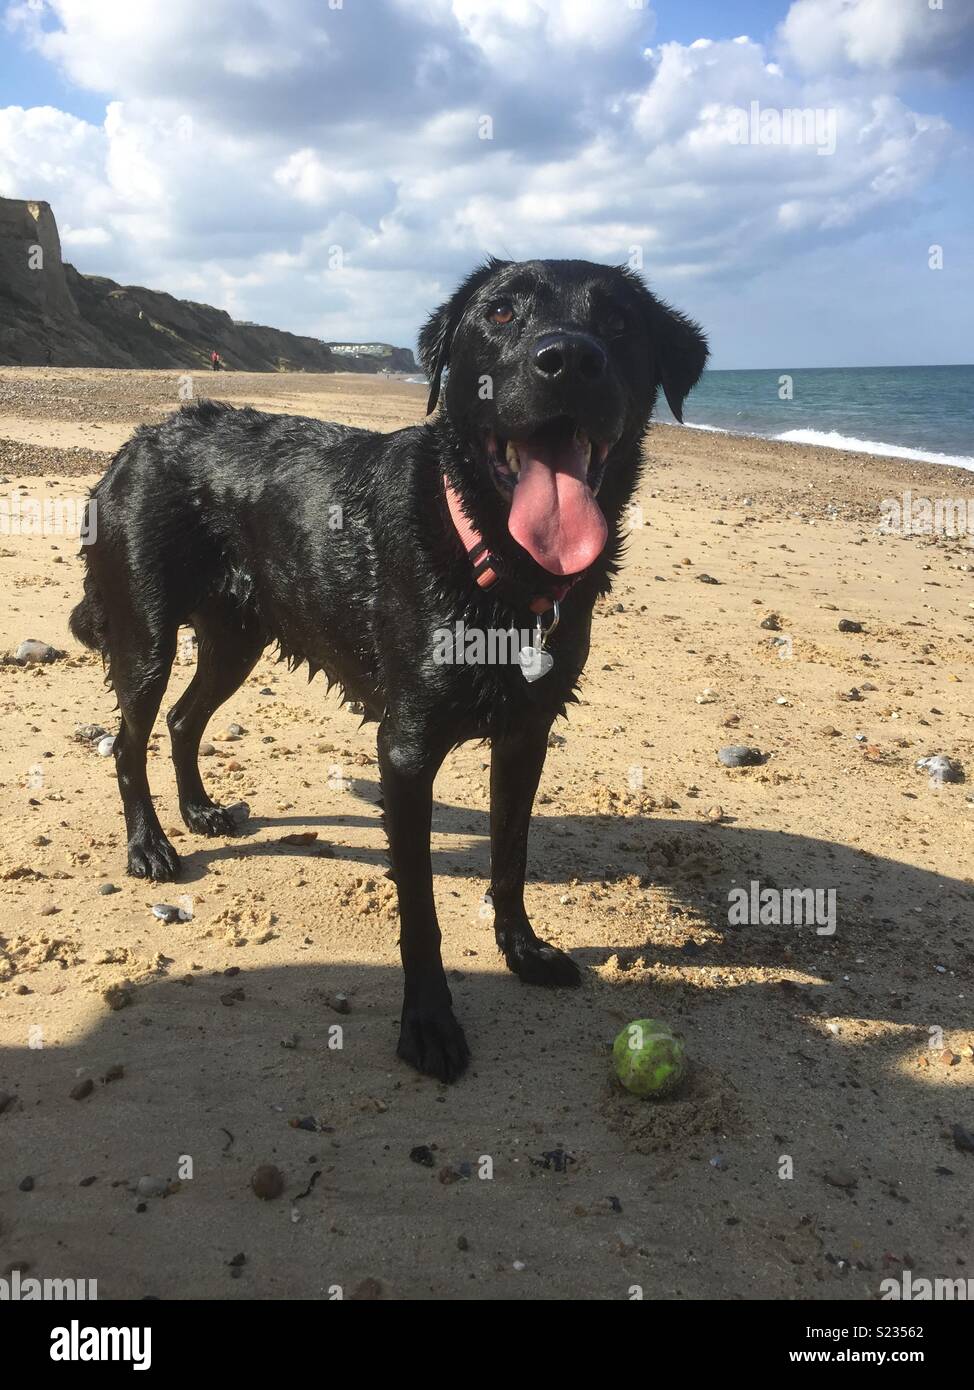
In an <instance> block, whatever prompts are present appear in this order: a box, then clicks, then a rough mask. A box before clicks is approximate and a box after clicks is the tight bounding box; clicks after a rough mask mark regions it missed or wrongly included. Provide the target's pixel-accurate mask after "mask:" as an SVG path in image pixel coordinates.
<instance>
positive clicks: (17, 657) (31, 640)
mask: <svg viewBox="0 0 974 1390" xmlns="http://www.w3.org/2000/svg"><path fill="white" fill-rule="evenodd" d="M62 656H64V652H60V651H58V649H57V647H52V646H51V645H50V643H49V642H38V641H37V639H36V638H35V637H28V638H27V640H26V641H24V642H21V644H20V646H19V647H18V648H17V649H16V651H15V652H14V661H16V662H18V663H19V664H20V665H21V666H37V665H41V666H48V665H50V663H51V662H52V661H60V659H61V657H62Z"/></svg>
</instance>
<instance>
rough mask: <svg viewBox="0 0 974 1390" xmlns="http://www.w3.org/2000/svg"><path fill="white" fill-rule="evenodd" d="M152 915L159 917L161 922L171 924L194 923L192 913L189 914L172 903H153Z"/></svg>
mask: <svg viewBox="0 0 974 1390" xmlns="http://www.w3.org/2000/svg"><path fill="white" fill-rule="evenodd" d="M152 915H153V917H158V918H159V920H160V922H166V923H169V924H171V923H173V922H190V921H192V913H189V912H187V911H186V909H185V908H183V907H175V906H174V905H173V904H172V903H153V905H152Z"/></svg>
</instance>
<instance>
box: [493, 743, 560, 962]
mask: <svg viewBox="0 0 974 1390" xmlns="http://www.w3.org/2000/svg"><path fill="white" fill-rule="evenodd" d="M550 728H551V720H550V719H547V718H545V719H532V720H526V721H525V722H524V723H523V724H522V725H521V726H520V728H519V729H518V730H517V732H516V733H512V734H507V735H505V736H504V737H501V738H495V739H493V741H492V747H491V759H490V860H491V866H490V867H491V887H490V895H491V898H492V899H493V903H494V932H495V934H496V936H497V945H498V946H499V948H500V950H501V951H502V952H503V953H504V959H505V960H506V961H507V964H508V967H509V968H510V969H511V970H513V971H514V973H515V975H517V976H518V977H519V978H520V979H522V980H523V981H524V983H525V984H529V985H577V984H578V983H579V982H580V978H581V977H580V974H579V969H578V966H577V965H576V964H575V962H574V961H573V960H572V958H571V956H568V955H566V954H565V952H564V951H560V950H559V949H558V948H557V947H556V946H549V945H548V943H547V942H545V941H542V940H541V939H540V937H538V936H536V935H535V933H534V929H533V928H532V926H531V923H530V922H529V921H528V915H527V913H526V912H525V910H524V875H525V870H526V867H527V857H528V829H529V826H530V824H531V808H532V806H533V805H534V796H535V792H536V791H537V790H538V782H539V781H540V780H541V769H542V768H543V767H544V760H545V754H546V753H547V751H548V731H549V729H550Z"/></svg>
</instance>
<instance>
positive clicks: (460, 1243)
mask: <svg viewBox="0 0 974 1390" xmlns="http://www.w3.org/2000/svg"><path fill="white" fill-rule="evenodd" d="M457 1249H458V1250H462V1251H464V1252H466V1251H467V1250H469V1249H470V1242H469V1240H467V1237H466V1236H457Z"/></svg>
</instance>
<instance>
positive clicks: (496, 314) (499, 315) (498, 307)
mask: <svg viewBox="0 0 974 1390" xmlns="http://www.w3.org/2000/svg"><path fill="white" fill-rule="evenodd" d="M487 317H488V318H489V319H490V321H491V323H500V324H504V323H510V321H511V319H512V318H513V317H514V305H513V304H512V303H511V302H510V300H508V299H499V300H498V301H497V303H496V304H492V305H491V306H490V308H489V309H488V311H487Z"/></svg>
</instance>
